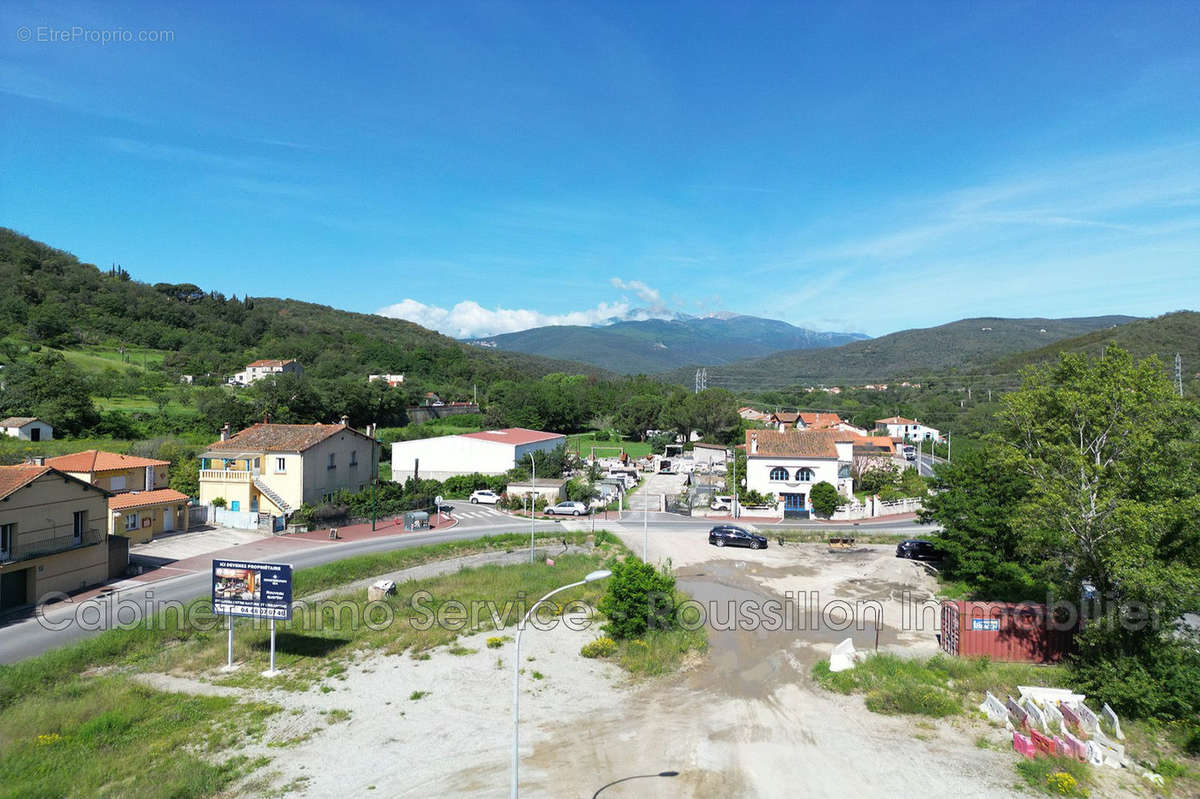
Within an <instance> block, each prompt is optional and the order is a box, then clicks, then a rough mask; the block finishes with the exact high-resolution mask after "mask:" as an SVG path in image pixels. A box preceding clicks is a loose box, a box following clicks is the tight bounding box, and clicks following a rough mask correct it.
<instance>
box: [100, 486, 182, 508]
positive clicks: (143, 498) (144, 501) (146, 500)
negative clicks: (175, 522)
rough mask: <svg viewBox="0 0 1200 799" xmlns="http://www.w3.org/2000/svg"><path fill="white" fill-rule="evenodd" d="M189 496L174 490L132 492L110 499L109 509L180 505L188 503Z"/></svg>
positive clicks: (160, 489)
mask: <svg viewBox="0 0 1200 799" xmlns="http://www.w3.org/2000/svg"><path fill="white" fill-rule="evenodd" d="M187 501H188V497H187V494H184V493H181V492H179V491H176V490H175V489H173V488H159V489H156V490H154V491H131V492H129V493H128V494H117V495H116V496H115V497H109V498H108V509H109V510H110V511H111V510H126V509H128V508H145V507H149V506H151V505H166V504H168V503H173V504H178V503H180V502H187Z"/></svg>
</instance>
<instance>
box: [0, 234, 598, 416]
mask: <svg viewBox="0 0 1200 799" xmlns="http://www.w3.org/2000/svg"><path fill="white" fill-rule="evenodd" d="M0 285H3V286H4V288H5V290H4V291H3V293H2V295H0V363H3V362H4V360H6V359H7V360H11V359H12V358H14V357H16V355H17V354H19V353H20V352H24V351H27V350H28V349H30V348H54V349H60V350H65V351H67V353H68V358H69V359H70V360H72V361H73V362H75V363H76V364H77V365H80V366H81V367H82V368H84V369H85V370H86V371H98V370H103V369H105V368H107V367H108V366H111V367H113V368H116V369H128V368H133V367H141V366H144V367H149V368H155V367H157V366H158V364H161V369H162V370H163V371H165V372H166V373H167V374H171V375H180V374H190V375H206V374H212V375H216V376H223V375H229V374H232V373H233V372H235V371H237V370H239V369H241V368H242V367H244V366H245V364H247V363H248V362H250V361H252V360H254V359H256V358H296V359H298V360H299V361H300V362H301V363H302V364H303V365H304V368H305V371H306V373H307V374H309V375H311V376H312V377H314V378H317V379H323V378H335V377H343V376H347V375H355V376H359V375H361V376H362V377H363V378H365V376H366V375H367V374H368V373H370V372H391V373H403V374H405V375H407V376H410V378H415V379H417V380H419V381H422V382H425V383H428V384H431V385H436V386H439V387H444V388H446V389H447V390H449V389H452V388H457V389H458V391H459V392H463V391H466V392H469V391H470V387H471V384H472V383H473V382H476V381H484V380H496V379H521V378H528V377H538V376H541V375H545V374H549V373H552V372H570V373H575V374H592V375H597V374H601V370H600V369H598V368H596V367H594V366H586V365H583V364H577V363H566V362H563V361H555V360H552V359H547V358H538V357H532V356H528V355H524V354H521V353H515V352H498V351H494V350H485V349H481V348H479V347H471V346H468V345H466V344H463V343H461V342H459V341H455V340H454V339H451V338H448V337H446V336H442V335H440V334H438V333H434V332H432V331H430V330H426V329H425V328H422V327H420V326H418V325H415V324H413V323H411V322H406V321H403V320H399V319H388V318H385V317H382V316H376V315H374V314H360V313H351V312H348V311H340V310H337V309H335V308H330V307H328V306H324V305H316V304H313V303H308V302H300V301H297V300H288V299H275V298H267V297H245V298H241V299H239V298H238V297H236V296H234V297H225V296H224V295H222V294H220V293H217V292H208V291H204V290H203V289H202V288H200V287H198V286H196V285H193V284H190V283H189V284H167V283H157V284H154V285H150V284H148V283H143V282H139V281H137V280H133V279H132V278H131V277H130V275H129V274H128V273H127V272H125V271H124V270H122V269H120V268H113V269H109V270H101V269H98V268H97V267H95V266H93V265H91V264H86V263H81V262H80V261H79V259H77V258H76V257H75V256H74V255H71V254H70V253H67V252H63V251H62V250H57V249H54V248H52V247H49V246H47V245H45V244H42V243H40V242H37V241H34V240H32V239H30V238H28V237H26V236H23V235H21V234H19V233H16V232H15V231H12V230H9V229H7V228H0ZM122 350H124V352H122Z"/></svg>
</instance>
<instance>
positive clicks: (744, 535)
mask: <svg viewBox="0 0 1200 799" xmlns="http://www.w3.org/2000/svg"><path fill="white" fill-rule="evenodd" d="M708 543H710V544H713V545H714V546H718V547H725V546H730V547H749V548H750V549H766V548H767V537H766V536H765V535H758V534H757V533H752V532H750V531H749V530H746V529H744V528H741V527H738V526H736V525H733V524H718V525H717V526H716V527H714V528H713V529H711V530H709V531H708Z"/></svg>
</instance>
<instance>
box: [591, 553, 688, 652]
mask: <svg viewBox="0 0 1200 799" xmlns="http://www.w3.org/2000/svg"><path fill="white" fill-rule="evenodd" d="M597 609H598V610H599V611H600V612H601V613H603V614H604V615H605V616H607V617H608V623H607V624H606V625H605V627H604V629H605V631H606V632H607V633H609V635H611V636H612V637H613V638H616V639H626V638H638V637H640V636H642V635H644V634H645V633H646V631H647V630H669V629H672V628H673V627H674V626H675V625H676V619H675V577H674V576H673V575H672V574H671V573H670V572H669V571H667V570H666V569H665V568H664V569H663V570H662V571H659V570H657V569H655V568H654V566H652V565H650V564H649V563H643V562H642V561H640V560H637V559H635V558H626V559H625V560H623V561H620V562H618V563H616V564H614V565H613V566H612V577H610V578H608V585H607V586H606V587H605V592H604V596H603V597H602V598H601V599H600V603H599V605H598V606H597Z"/></svg>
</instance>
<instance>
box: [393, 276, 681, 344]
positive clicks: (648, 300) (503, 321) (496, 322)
mask: <svg viewBox="0 0 1200 799" xmlns="http://www.w3.org/2000/svg"><path fill="white" fill-rule="evenodd" d="M609 283H611V284H612V285H613V286H614V287H615V288H617V289H620V290H622V291H630V292H633V293H634V294H636V295H637V297H638V299H639V300H641V301H642V302H643V303H645V304H646V305H647V306H648V307H644V308H635V307H633V304H632V303H631V302H630V301H629V300H628V299H627V298H624V297H622V298H621V299H620V300H618V301H616V302H602V303H600V304H599V305H597V306H596V307H594V308H586V309H583V310H579V311H566V312H565V313H543V312H542V311H535V310H532V309H528V308H500V307H496V308H485V307H483V306H482V305H480V304H479V303H478V302H475V301H474V300H463V301H462V302H460V303H458V304H457V305H455V306H454V307H453V308H442V307H440V306H437V305H426V304H425V303H423V302H420V301H419V300H414V299H411V298H405V299H403V300H401V301H400V302H397V303H394V304H392V305H388V306H387V307H385V308H380V309H379V310H378V311H376V313H377V314H379V315H380V316H390V317H392V318H394V319H407V320H408V321H410V322H416V323H417V324H418V325H421V327H427V328H429V329H431V330H436V331H438V332H439V333H445V334H446V335H448V336H455V337H456V338H479V337H483V336H495V335H499V334H501V333H513V332H516V331H518V330H528V329H530V328H533V327H545V326H547V325H597V324H604V323H607V322H609V321H610V320H614V319H615V320H618V321H644V320H646V319H670V318H671V317H672V316H673V315H674V314H673V312H672V311H671V310H670V309H669V308H667V307H666V305H664V304H663V301H662V295H661V294H660V293H659V291H658V290H657V289H655V288H653V287H651V286H648V285H646V284H645V283H643V282H642V281H640V280H629V281H625V280H621V279H620V278H616V277H614V278H612V279H611V280H610V281H609Z"/></svg>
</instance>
